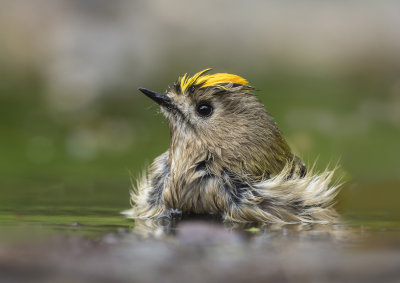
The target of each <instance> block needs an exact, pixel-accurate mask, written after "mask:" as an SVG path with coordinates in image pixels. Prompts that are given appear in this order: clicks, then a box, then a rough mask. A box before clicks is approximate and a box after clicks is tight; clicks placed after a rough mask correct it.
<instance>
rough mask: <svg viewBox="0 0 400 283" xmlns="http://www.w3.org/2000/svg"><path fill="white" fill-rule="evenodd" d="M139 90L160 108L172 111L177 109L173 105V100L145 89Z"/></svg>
mask: <svg viewBox="0 0 400 283" xmlns="http://www.w3.org/2000/svg"><path fill="white" fill-rule="evenodd" d="M139 90H140V91H141V92H143V93H144V94H145V95H146V96H147V97H149V98H151V99H152V100H154V101H155V102H157V103H158V104H159V105H160V106H163V107H165V108H167V110H172V109H173V108H175V105H174V104H173V103H172V100H171V99H170V98H169V97H168V96H166V95H164V94H161V93H158V92H155V91H152V90H149V89H147V88H143V87H140V88H139Z"/></svg>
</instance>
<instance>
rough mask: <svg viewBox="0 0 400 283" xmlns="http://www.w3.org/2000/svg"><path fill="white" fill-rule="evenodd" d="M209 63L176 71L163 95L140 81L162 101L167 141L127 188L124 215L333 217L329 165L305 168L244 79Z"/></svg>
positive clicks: (287, 219) (281, 219) (264, 218)
mask: <svg viewBox="0 0 400 283" xmlns="http://www.w3.org/2000/svg"><path fill="white" fill-rule="evenodd" d="M207 71H208V69H207V70H204V71H202V72H199V73H197V74H196V75H194V76H193V77H187V76H186V75H185V76H184V77H181V78H179V79H178V81H177V82H176V83H175V84H174V85H173V86H172V87H170V88H169V89H168V91H167V94H166V95H163V94H159V93H156V92H153V91H150V90H147V89H140V90H141V91H142V92H143V93H144V94H146V95H147V96H148V97H150V98H151V99H153V100H154V101H156V102H157V103H158V104H160V106H161V110H162V113H163V114H164V115H165V116H166V117H167V119H168V121H169V126H170V133H171V143H170V148H169V149H168V150H167V151H166V152H165V153H163V154H162V155H160V156H159V157H158V158H156V159H155V160H154V162H153V164H152V165H151V167H150V169H149V171H148V173H147V174H145V176H144V177H143V178H142V179H141V180H140V181H139V182H138V184H137V186H136V188H135V189H134V191H133V192H132V194H131V200H132V204H133V208H132V209H131V210H130V211H129V213H128V215H130V216H131V217H140V218H152V217H160V216H169V215H171V214H172V213H174V212H179V213H195V214H214V215H220V216H221V217H223V219H225V220H231V221H239V222H249V221H262V222H332V221H333V220H334V219H335V217H336V212H335V211H334V209H333V208H332V202H333V200H334V197H335V195H336V194H337V186H330V185H329V184H330V182H331V179H332V175H333V172H329V171H326V172H324V173H322V174H319V175H318V174H313V173H312V172H311V171H312V170H311V171H308V172H307V170H306V168H305V165H304V163H303V162H302V161H301V160H300V159H299V158H298V157H297V156H295V155H293V153H292V152H291V150H290V148H289V146H288V144H287V143H286V141H285V140H284V138H283V137H282V134H281V132H280V130H279V129H278V127H277V125H276V123H275V122H274V121H273V119H272V117H271V116H270V115H269V114H268V113H267V111H266V110H265V108H264V106H263V105H262V104H261V103H260V101H259V100H258V98H257V97H256V96H255V94H253V92H252V91H253V88H252V87H250V86H249V85H248V84H247V81H246V80H245V79H243V78H241V77H239V76H235V75H231V74H225V73H218V74H212V75H207V74H205V73H206V72H207Z"/></svg>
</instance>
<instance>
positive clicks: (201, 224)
mask: <svg viewBox="0 0 400 283" xmlns="http://www.w3.org/2000/svg"><path fill="white" fill-rule="evenodd" d="M132 231H133V233H134V234H136V235H139V236H140V237H143V238H156V239H177V240H178V241H180V242H183V243H195V242H197V243H204V244H210V243H211V244H213V243H214V244H215V243H220V242H224V243H227V242H243V241H244V242H246V241H253V240H261V239H262V240H267V241H270V242H272V241H276V242H279V241H281V242H282V241H284V240H285V239H290V240H294V241H299V242H301V241H322V242H331V243H338V242H340V243H347V244H351V243H355V242H357V241H358V240H361V239H362V238H363V237H364V235H365V230H364V229H363V227H362V226H361V227H360V226H357V225H354V224H349V223H346V222H339V223H335V224H311V223H295V224H278V223H237V222H224V221H222V220H221V219H219V218H217V217H213V216H207V215H201V216H199V215H196V216H194V215H190V216H187V215H174V216H173V217H170V218H168V217H163V218H155V219H135V225H134V227H133V229H132Z"/></svg>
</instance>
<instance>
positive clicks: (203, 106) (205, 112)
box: [196, 102, 213, 117]
mask: <svg viewBox="0 0 400 283" xmlns="http://www.w3.org/2000/svg"><path fill="white" fill-rule="evenodd" d="M196 111H197V114H199V115H200V116H201V117H208V116H210V115H211V114H212V112H213V107H212V106H211V105H210V104H208V103H206V102H202V103H200V104H198V105H197V107H196Z"/></svg>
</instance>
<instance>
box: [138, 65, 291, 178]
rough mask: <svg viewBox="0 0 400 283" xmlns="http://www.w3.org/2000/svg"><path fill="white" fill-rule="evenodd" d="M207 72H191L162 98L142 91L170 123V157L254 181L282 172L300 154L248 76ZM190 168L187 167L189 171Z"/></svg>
mask: <svg viewBox="0 0 400 283" xmlns="http://www.w3.org/2000/svg"><path fill="white" fill-rule="evenodd" d="M209 70H210V69H205V70H203V71H201V72H199V73H197V74H195V75H193V76H188V75H187V74H185V75H184V76H182V77H179V78H178V80H177V81H176V82H175V83H174V84H173V85H172V86H170V87H169V88H168V90H167V92H166V94H160V93H157V92H154V91H151V90H148V89H145V88H140V89H139V90H140V91H141V92H143V93H144V94H145V95H147V96H148V97H149V98H151V99H152V100H154V101H155V102H157V103H158V104H159V105H160V106H161V110H162V112H163V114H164V115H165V116H166V117H167V119H168V121H169V125H170V132H171V144H170V155H173V157H172V159H173V158H175V161H176V162H179V163H185V162H189V163H190V162H191V163H193V164H188V166H194V165H196V164H202V165H203V166H205V167H207V168H208V169H209V170H210V171H212V173H214V174H217V175H219V174H220V172H221V171H222V170H225V171H229V172H233V173H235V174H238V175H241V176H249V177H251V178H253V179H256V180H257V179H260V180H261V179H264V178H266V177H267V178H268V177H271V176H273V175H276V174H278V173H279V172H280V171H281V170H282V169H283V168H284V166H285V165H286V164H287V163H288V162H290V161H291V160H292V159H293V158H294V156H293V154H292V153H291V150H290V148H289V146H288V145H287V143H286V141H285V140H284V139H283V137H282V135H281V132H280V131H279V129H278V127H277V125H276V123H275V122H274V121H273V119H272V117H271V116H270V115H269V114H268V113H267V111H266V110H265V108H264V105H263V104H262V103H261V102H260V101H259V100H258V98H257V97H256V95H255V94H254V88H253V87H251V86H250V85H249V84H248V82H247V80H245V79H244V78H242V77H240V76H237V75H233V74H227V73H216V74H208V73H207V72H208V71H209ZM186 168H187V167H186Z"/></svg>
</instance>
